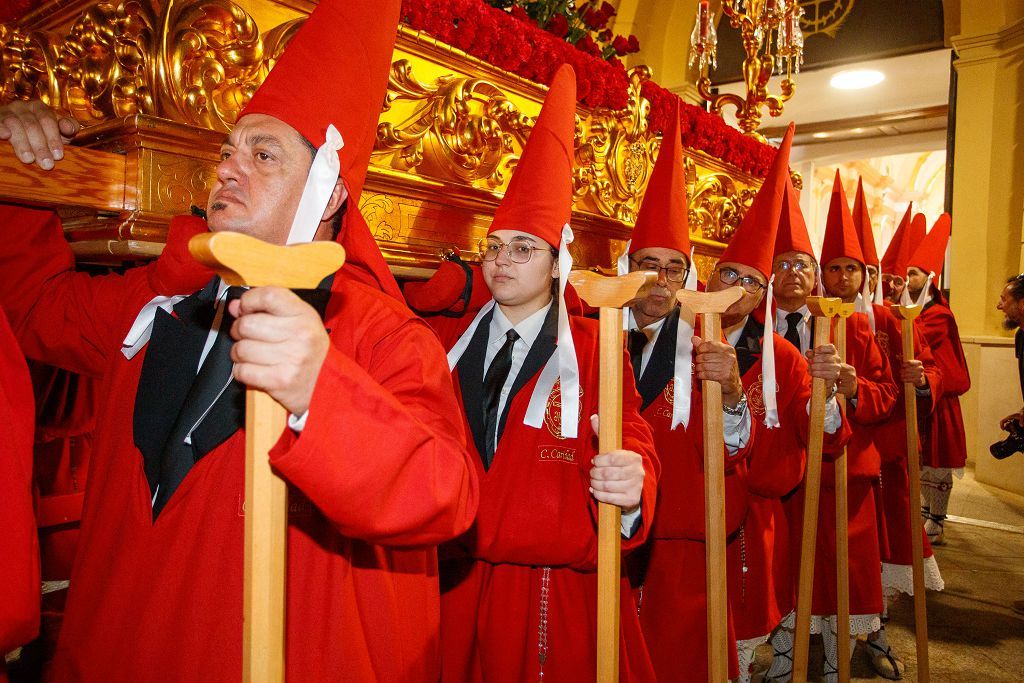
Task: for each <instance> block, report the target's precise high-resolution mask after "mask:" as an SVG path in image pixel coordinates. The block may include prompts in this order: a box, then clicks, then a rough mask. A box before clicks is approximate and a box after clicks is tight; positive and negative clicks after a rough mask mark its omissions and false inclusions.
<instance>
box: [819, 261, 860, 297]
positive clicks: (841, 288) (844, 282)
mask: <svg viewBox="0 0 1024 683" xmlns="http://www.w3.org/2000/svg"><path fill="white" fill-rule="evenodd" d="M863 268H864V266H862V265H861V264H860V261H855V260H853V259H852V258H847V257H845V256H840V257H839V258H834V259H832V260H831V261H829V262H828V263H826V264H825V269H824V271H823V272H822V274H821V279H822V280H824V281H825V291H827V292H828V294H829V296H837V297H839V298H840V299H843V300H844V301H849V300H850V299H853V298H854V297H856V296H857V294H858V293H859V292H860V290H861V287H863V286H864V272H863Z"/></svg>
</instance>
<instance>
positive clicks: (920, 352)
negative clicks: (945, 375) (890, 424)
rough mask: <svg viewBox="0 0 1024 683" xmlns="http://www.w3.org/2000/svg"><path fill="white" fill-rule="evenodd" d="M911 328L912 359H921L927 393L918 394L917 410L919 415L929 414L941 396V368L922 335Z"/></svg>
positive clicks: (917, 330)
mask: <svg viewBox="0 0 1024 683" xmlns="http://www.w3.org/2000/svg"><path fill="white" fill-rule="evenodd" d="M913 330H914V359H915V360H919V361H921V364H922V365H924V376H925V378H926V379H927V380H928V394H927V395H926V396H918V398H917V411H918V414H919V415H931V414H932V413H933V412H935V407H936V406H937V405H938V404H939V399H940V398H942V391H943V388H942V386H943V385H942V370H941V369H940V368H939V365H938V363H936V362H935V356H934V354H932V348H931V346H929V344H928V341H927V340H926V339H925V338H924V335H923V334H921V331H920V330H919V329H918V328H917V327H916V326H914V327H913ZM900 398H901V399H902V398H903V397H902V396H901V397H900ZM900 405H902V403H901V404H900ZM897 409H899V408H897Z"/></svg>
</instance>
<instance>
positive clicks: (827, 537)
mask: <svg viewBox="0 0 1024 683" xmlns="http://www.w3.org/2000/svg"><path fill="white" fill-rule="evenodd" d="M846 341H847V346H846V362H847V363H849V364H850V365H852V366H853V367H854V368H855V369H856V371H857V396H856V399H855V400H849V399H848V400H847V401H846V416H847V417H848V418H849V421H850V428H851V430H852V435H851V437H850V442H849V444H847V447H846V451H847V454H846V465H847V512H848V521H847V530H848V548H849V586H850V615H851V616H852V615H876V614H879V613H881V611H882V583H881V574H880V573H879V567H880V566H881V557H880V554H879V543H878V526H879V515H878V510H877V507H876V504H875V497H876V495H877V493H878V491H877V490H878V483H879V479H878V478H879V472H880V470H881V456H880V455H879V453H878V449H877V448H875V445H874V439H873V427H874V425H876V424H878V423H879V422H881V421H883V420H885V419H887V418H889V416H890V415H891V414H892V411H893V409H894V408H895V405H896V395H897V388H896V384H895V383H894V382H893V379H892V373H891V371H890V369H889V360H888V359H887V358H886V356H885V355H884V354H883V353H882V351H881V350H880V349H879V348H878V345H877V344H876V343H875V339H874V335H873V334H872V332H871V327H870V325H869V324H868V319H867V316H866V315H865V314H863V313H854V314H853V315H852V316H850V317H849V318H847V320H846ZM835 511H836V490H835V464H834V462H832V461H830V460H829V459H825V461H824V462H823V463H822V466H821V498H820V501H819V507H818V534H817V552H816V554H815V560H814V597H813V600H812V607H811V612H812V614H814V615H817V616H827V615H830V614H835V613H836V565H835V561H836V523H835V517H836V516H835ZM862 626H863V628H861V629H859V630H858V631H857V632H859V633H864V632H868V630H871V629H867V626H868V624H866V623H865V624H863V625H862ZM865 629H867V630H865Z"/></svg>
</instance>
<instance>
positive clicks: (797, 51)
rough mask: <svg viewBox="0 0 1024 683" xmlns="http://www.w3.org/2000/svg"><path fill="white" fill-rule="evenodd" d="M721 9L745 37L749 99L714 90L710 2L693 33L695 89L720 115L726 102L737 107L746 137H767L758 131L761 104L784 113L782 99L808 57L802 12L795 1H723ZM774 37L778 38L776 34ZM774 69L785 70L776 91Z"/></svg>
mask: <svg viewBox="0 0 1024 683" xmlns="http://www.w3.org/2000/svg"><path fill="white" fill-rule="evenodd" d="M722 13H723V15H724V16H727V17H729V23H730V24H731V25H732V27H733V28H735V29H739V31H740V33H741V34H742V36H743V51H744V52H745V53H746V55H747V56H746V59H744V60H743V80H744V82H745V83H746V87H747V94H746V97H743V96H741V95H738V94H735V93H714V92H712V91H711V78H710V77H709V72H710V71H711V70H712V69H716V68H718V60H717V51H718V35H717V33H716V31H715V25H714V22H713V21H712V17H711V8H710V7H709V3H708V0H701V1H700V2H699V3H698V5H697V23H696V25H695V26H694V27H693V33H692V34H691V35H690V66H691V67H692V66H694V65H695V64H696V65H697V66H698V68H699V70H700V78H699V79H698V80H697V91H698V92H699V93H700V95H701V97H703V98H704V99H706V100H707V101H708V102H710V103H711V107H712V109H714V111H715V112H716V113H717V114H721V113H722V109H724V108H725V106H726V105H731V106H733V107H735V108H736V118H737V119H738V121H739V124H740V128H741V129H742V130H743V132H744V133H746V134H747V135H751V136H754V137H757V138H758V139H763V137H762V136H761V135H760V134H759V133H758V132H757V129H758V127H759V126H760V125H761V108H762V107H767V108H768V113H769V114H771V115H772V116H779V115H780V114H782V109H783V106H784V103H785V102H786V101H787V100H788V99H789V98H790V97H792V96H793V93H794V92H795V90H796V82H795V81H794V76H795V75H796V74H797V73H799V72H800V65H801V64H803V60H804V56H803V53H804V36H803V31H801V30H800V17H801V15H802V14H803V10H802V9H801V8H800V4H799V2H798V1H797V0H722ZM773 37H774V39H775V40H774V41H773V40H772V38H773ZM776 69H777V70H778V72H779V73H780V74H782V73H785V74H786V77H785V78H784V79H783V81H782V84H781V86H780V89H779V92H778V94H770V93H769V92H768V81H769V80H770V79H771V77H772V74H774V73H775V71H776Z"/></svg>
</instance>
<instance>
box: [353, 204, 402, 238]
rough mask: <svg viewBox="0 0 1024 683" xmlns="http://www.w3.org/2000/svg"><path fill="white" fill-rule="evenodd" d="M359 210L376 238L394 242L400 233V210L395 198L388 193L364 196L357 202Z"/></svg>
mask: <svg viewBox="0 0 1024 683" xmlns="http://www.w3.org/2000/svg"><path fill="white" fill-rule="evenodd" d="M359 211H360V212H361V213H362V214H363V218H364V219H365V220H366V224H367V225H368V226H369V227H370V232H371V233H372V234H373V236H374V237H375V238H376V239H378V240H384V241H387V242H394V241H395V240H396V239H397V238H398V237H399V235H400V234H401V212H400V210H399V206H398V204H397V203H396V202H395V200H394V199H392V198H391V197H389V196H388V195H386V194H372V195H367V196H364V197H363V199H362V201H361V202H360V203H359Z"/></svg>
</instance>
